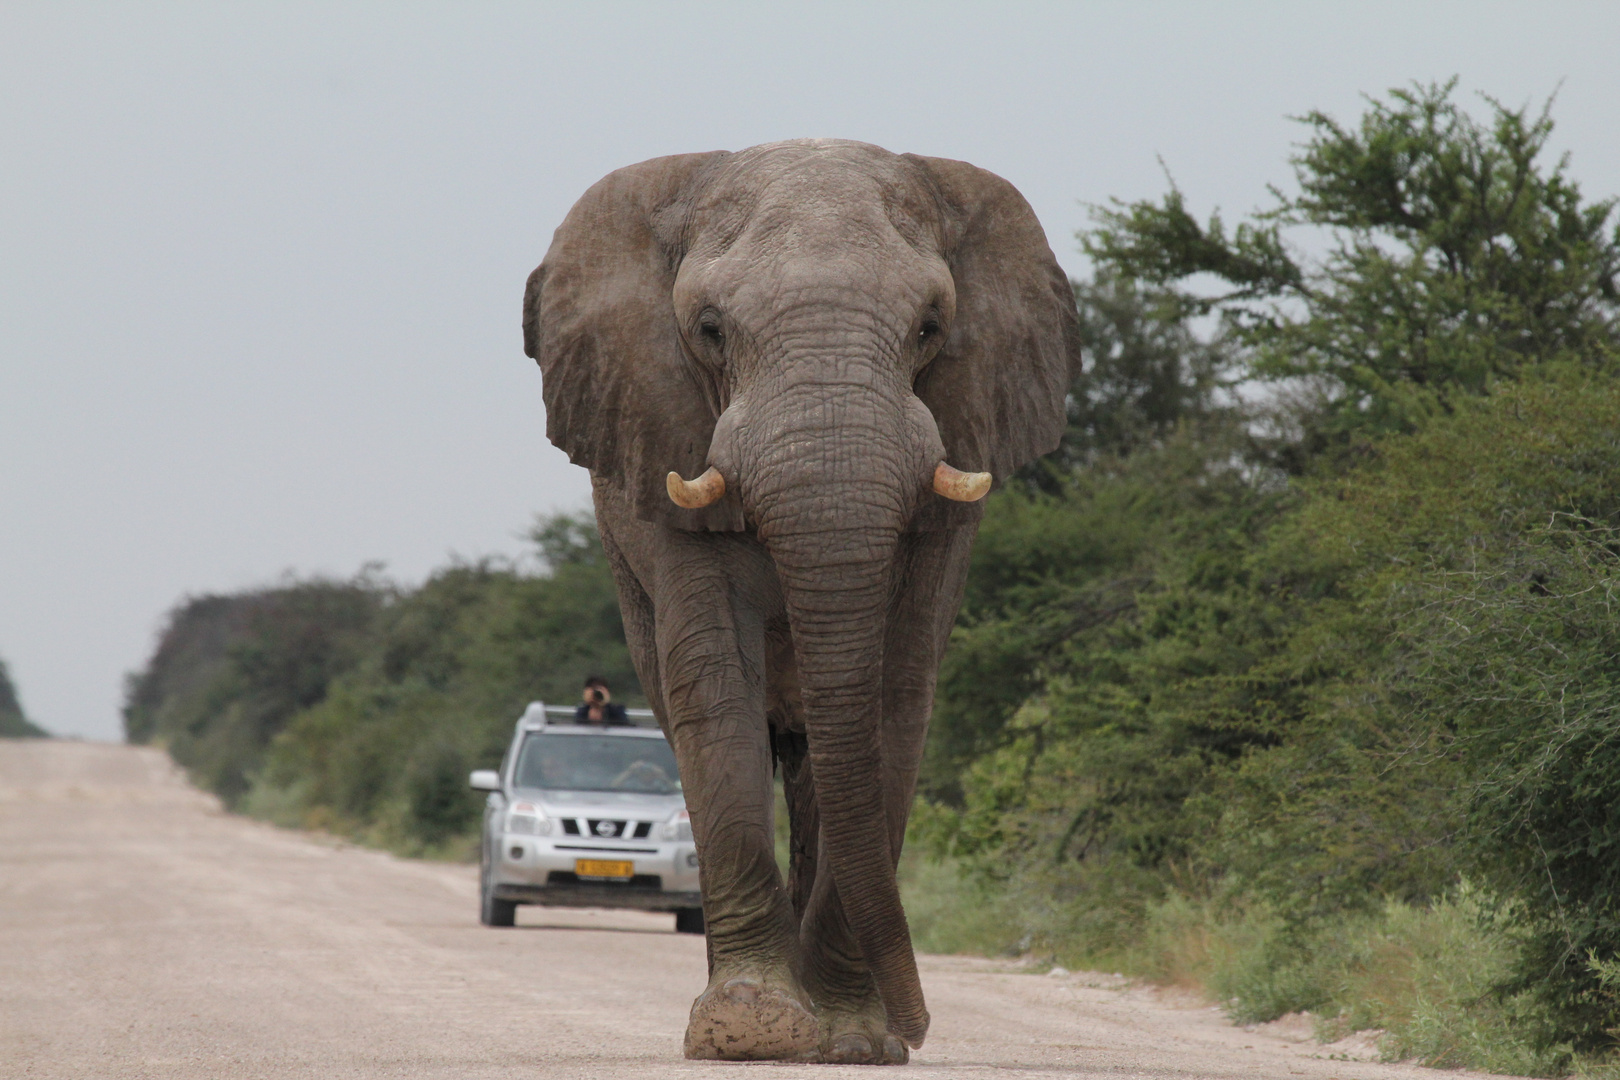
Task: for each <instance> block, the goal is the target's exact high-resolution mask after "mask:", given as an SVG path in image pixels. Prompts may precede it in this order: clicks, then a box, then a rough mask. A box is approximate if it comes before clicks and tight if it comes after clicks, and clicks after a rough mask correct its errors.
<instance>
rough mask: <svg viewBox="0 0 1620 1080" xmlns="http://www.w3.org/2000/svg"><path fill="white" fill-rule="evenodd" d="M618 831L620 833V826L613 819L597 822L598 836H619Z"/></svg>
mask: <svg viewBox="0 0 1620 1080" xmlns="http://www.w3.org/2000/svg"><path fill="white" fill-rule="evenodd" d="M618 833H619V826H618V825H617V824H616V823H615V822H612V821H598V822H597V823H596V835H597V836H617V835H618Z"/></svg>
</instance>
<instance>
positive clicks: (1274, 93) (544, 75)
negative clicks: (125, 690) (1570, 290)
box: [0, 0, 1620, 739]
mask: <svg viewBox="0 0 1620 1080" xmlns="http://www.w3.org/2000/svg"><path fill="white" fill-rule="evenodd" d="M1617 48H1620V5H1615V4H1593V5H1590V6H1586V5H1579V4H1574V3H1560V4H1556V5H1551V4H1534V5H1532V4H1503V5H1492V4H1488V3H1482V2H1479V0H1473V2H1469V3H1465V4H1424V3H1414V2H1412V0H1406V2H1403V3H1394V4H1375V3H1353V4H1351V3H1346V4H1328V3H1309V4H1304V3H1297V2H1295V3H1278V4H1256V3H1238V2H1227V3H1223V4H1210V3H1204V2H1200V3H1187V4H1168V3H1165V4H1152V3H1130V4H1126V3H1118V4H1101V3H1096V4H1081V3H1070V4H1062V5H1053V6H1038V5H1034V4H1013V3H1007V2H1001V3H994V4H987V5H982V6H970V5H959V4H949V3H929V4H921V5H915V6H910V5H883V4H873V3H855V4H832V3H823V4H814V5H799V6H792V7H788V6H786V5H780V4H749V5H736V6H726V5H708V4H684V3H658V4H652V3H647V4H606V3H593V4H589V5H583V4H569V5H560V4H559V5H554V6H553V5H541V4H532V3H528V4H521V5H518V4H511V5H501V4H476V5H475V4H469V3H456V4H453V5H452V4H444V5H420V4H418V5H408V4H400V3H389V4H386V5H383V4H377V5H363V4H350V5H339V4H332V3H321V4H310V5H302V6H300V5H294V4H290V3H276V4H262V5H249V4H232V5H222V4H215V3H210V4H198V5H191V6H169V5H163V4H140V5H135V4H127V5H112V4H102V5H93V6H91V5H73V4H67V3H62V2H59V0H53V2H51V3H41V4H29V3H23V2H20V0H7V2H6V3H5V4H4V5H0V656H3V657H4V658H5V659H6V660H7V661H9V662H10V665H11V670H12V674H13V677H14V678H15V680H16V681H17V683H18V685H19V687H20V690H21V693H22V698H23V704H24V707H25V708H26V709H27V710H28V712H29V714H30V715H31V716H32V717H33V718H34V719H35V720H36V721H38V722H40V723H42V724H44V725H45V726H46V727H47V728H49V729H51V730H52V731H54V732H58V733H62V734H73V735H82V736H85V737H89V738H96V739H115V738H119V737H120V735H121V728H120V723H119V718H118V707H119V704H120V700H121V697H122V679H123V676H124V673H125V672H128V671H130V670H133V669H135V668H137V667H139V666H141V665H142V664H143V663H144V661H145V660H146V658H147V656H148V655H149V653H150V650H151V648H152V645H153V642H154V636H155V634H156V633H157V631H158V630H159V629H160V627H161V625H162V622H163V619H164V616H165V613H166V612H167V611H168V610H169V608H171V607H172V606H173V605H174V604H175V603H176V602H177V601H179V600H180V599H181V598H182V597H184V596H186V595H188V594H198V593H204V592H210V591H225V590H234V589H240V588H244V587H247V586H253V585H259V584H265V583H270V582H274V581H275V580H276V579H277V578H278V577H279V576H280V575H282V574H283V573H285V572H287V571H293V572H296V573H299V574H309V573H325V574H335V575H345V576H346V575H349V574H352V573H354V572H355V571H357V570H358V569H359V568H360V567H361V566H362V565H363V564H364V563H366V562H368V561H371V560H381V561H383V562H385V563H386V565H387V572H388V573H389V574H390V575H392V576H393V577H395V578H396V579H398V580H401V581H407V582H408V581H417V580H420V579H421V578H422V577H423V576H424V575H425V574H427V573H428V572H430V571H431V570H432V569H433V568H434V567H437V566H441V565H443V564H444V563H445V562H446V561H448V560H449V559H451V558H452V557H454V556H461V557H466V558H476V557H478V556H482V555H487V554H516V553H518V552H520V551H521V550H522V548H523V544H522V542H521V541H520V540H519V539H518V536H519V534H520V533H521V532H522V530H523V529H524V528H525V526H526V525H527V524H528V522H529V521H530V520H531V519H532V518H533V516H534V515H535V514H536V513H539V512H544V511H549V510H553V509H572V508H576V507H580V506H583V505H584V504H585V503H586V500H587V492H588V484H587V478H586V475H585V473H584V472H583V471H582V470H579V469H576V468H575V467H573V466H571V465H569V464H568V462H567V460H566V459H565V458H564V457H563V456H562V455H561V454H560V453H558V452H557V451H556V450H554V449H552V448H551V447H550V445H549V444H548V443H547V442H546V440H545V436H544V429H545V423H544V416H543V413H542V407H541V400H540V376H539V373H538V372H537V370H536V369H535V367H534V365H533V363H532V362H531V361H529V360H528V359H526V358H525V357H524V356H523V353H522V348H521V341H520V337H521V335H520V332H519V325H518V322H519V310H518V309H519V300H520V297H521V294H522V290H523V282H524V278H525V277H526V276H527V274H528V272H529V271H530V270H531V269H532V268H533V267H534V265H535V264H536V263H538V262H539V260H540V257H541V255H542V254H543V253H544V252H545V249H546V245H547V243H548V241H549V239H550V236H551V231H552V229H554V228H555V227H556V225H557V223H558V221H559V220H560V219H561V218H562V216H563V214H564V213H565V212H566V211H567V209H568V207H569V205H570V204H571V203H572V202H573V201H574V199H575V198H577V197H578V196H579V194H580V193H581V192H582V191H583V190H584V189H585V188H586V187H587V186H588V185H589V184H591V183H592V182H593V181H595V180H596V179H597V178H598V177H600V176H602V175H603V174H604V173H606V172H609V171H610V170H612V169H615V168H617V167H619V166H621V165H627V164H630V163H632V162H635V161H640V160H642V159H644V158H649V157H654V156H657V155H660V154H669V153H681V152H688V151H699V150H714V149H741V148H742V147H746V146H750V145H753V144H755V143H760V142H767V141H770V140H774V139H782V138H793V137H799V136H833V137H841V138H852V139H863V140H867V141H870V142H875V143H879V144H881V145H883V146H886V147H888V148H890V149H892V150H896V151H916V152H919V153H925V154H933V155H939V156H944V157H955V158H963V159H966V160H968V161H971V162H974V163H975V164H977V165H980V166H983V167H985V168H988V169H990V170H992V171H994V172H997V173H1000V174H1001V175H1002V176H1005V177H1007V178H1008V179H1009V180H1011V181H1012V182H1013V183H1014V184H1016V185H1017V186H1018V187H1019V188H1020V189H1021V190H1022V191H1023V192H1024V194H1025V195H1026V196H1027V197H1028V198H1029V200H1030V202H1031V203H1033V204H1034V206H1035V209H1036V211H1037V212H1038V213H1039V214H1040V216H1041V220H1042V221H1043V222H1044V223H1045V226H1046V230H1047V234H1048V236H1049V237H1050V239H1051V242H1052V246H1053V248H1054V250H1055V251H1056V252H1057V254H1058V258H1059V259H1060V260H1061V261H1062V262H1063V263H1064V265H1065V266H1067V267H1069V268H1070V269H1071V270H1072V271H1074V272H1075V273H1081V272H1083V270H1084V264H1083V260H1082V259H1080V257H1079V256H1078V254H1077V253H1076V251H1075V243H1074V240H1073V233H1074V231H1075V229H1077V228H1079V227H1081V226H1082V225H1084V224H1085V223H1086V214H1085V210H1084V208H1083V206H1082V205H1081V204H1082V203H1086V202H1100V201H1104V200H1106V199H1107V198H1108V197H1110V196H1119V197H1122V198H1126V199H1135V198H1145V197H1153V196H1157V195H1158V194H1160V193H1161V192H1162V191H1163V189H1164V178H1163V174H1162V173H1161V170H1160V165H1159V163H1158V160H1157V159H1158V158H1162V159H1163V160H1164V163H1165V165H1166V166H1168V167H1169V169H1170V170H1171V172H1172V173H1173V174H1174V175H1175V178H1176V180H1177V182H1178V183H1179V185H1180V186H1181V187H1182V189H1183V190H1184V191H1185V192H1186V194H1187V195H1188V197H1189V199H1190V200H1191V202H1192V203H1193V205H1194V206H1195V207H1196V208H1198V209H1199V210H1200V212H1203V211H1207V210H1208V209H1210V208H1212V207H1214V206H1216V205H1219V206H1221V207H1222V208H1223V209H1224V210H1225V211H1226V212H1227V213H1228V216H1229V217H1230V216H1234V215H1236V214H1239V213H1242V212H1244V211H1247V210H1249V209H1252V208H1253V207H1255V206H1256V205H1258V204H1261V203H1262V202H1264V201H1265V190H1264V185H1265V184H1266V183H1267V182H1285V181H1286V180H1287V179H1288V177H1289V175H1290V173H1289V170H1288V167H1287V164H1286V158H1287V155H1288V153H1289V148H1290V145H1291V143H1292V142H1294V141H1296V140H1297V139H1298V138H1299V134H1300V129H1299V128H1298V126H1297V125H1294V124H1291V123H1290V122H1289V121H1288V120H1287V117H1288V116H1289V115H1290V114H1299V113H1302V112H1304V111H1306V110H1308V109H1311V108H1321V109H1324V110H1327V111H1329V112H1331V113H1334V114H1336V115H1338V116H1339V117H1341V118H1344V119H1347V120H1353V119H1354V118H1355V117H1356V116H1357V115H1358V113H1359V112H1360V109H1361V101H1360V98H1359V95H1360V94H1362V93H1363V92H1374V93H1381V92H1382V91H1384V90H1385V89H1386V88H1388V87H1390V86H1395V85H1403V84H1406V83H1408V82H1410V81H1411V80H1414V79H1416V80H1443V79H1445V78H1447V77H1449V76H1451V75H1453V74H1455V75H1459V76H1460V77H1461V80H1462V82H1461V88H1462V90H1463V91H1464V92H1465V93H1467V94H1469V95H1472V94H1473V93H1474V92H1476V91H1485V92H1488V93H1490V94H1492V95H1495V96H1496V97H1499V98H1501V99H1504V100H1505V101H1507V102H1509V103H1513V104H1519V103H1524V102H1533V103H1537V104H1539V103H1540V102H1541V101H1542V100H1543V99H1545V98H1546V97H1547V95H1548V94H1550V93H1551V92H1552V91H1553V90H1554V89H1555V88H1557V87H1559V85H1560V84H1562V89H1561V90H1559V97H1558V102H1557V105H1556V107H1555V112H1554V115H1555V117H1556V119H1557V122H1558V131H1557V134H1556V136H1555V140H1556V146H1557V148H1558V149H1559V150H1568V151H1570V152H1571V153H1572V171H1573V174H1574V175H1575V176H1576V177H1577V178H1578V179H1579V180H1580V181H1581V182H1582V184H1583V186H1584V189H1585V191H1586V192H1587V194H1588V195H1589V196H1606V195H1609V194H1611V193H1615V192H1620V146H1617V139H1616V132H1617V131H1620V123H1617V121H1616V117H1615V106H1616V103H1620V64H1617V63H1616V62H1615V54H1616V50H1617ZM1470 100H1472V98H1470Z"/></svg>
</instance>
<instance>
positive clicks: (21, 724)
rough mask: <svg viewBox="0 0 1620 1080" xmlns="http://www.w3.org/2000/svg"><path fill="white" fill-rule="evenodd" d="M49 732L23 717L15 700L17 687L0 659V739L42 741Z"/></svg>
mask: <svg viewBox="0 0 1620 1080" xmlns="http://www.w3.org/2000/svg"><path fill="white" fill-rule="evenodd" d="M49 735H50V732H48V731H46V730H45V729H44V728H42V727H39V726H38V725H37V724H34V723H32V722H30V721H29V719H28V717H26V716H24V715H23V709H22V703H21V702H19V701H18V700H17V687H16V686H15V685H14V684H13V683H12V681H11V672H10V670H9V669H8V668H7V667H6V662H5V660H4V659H0V739H42V738H46V737H48V736H49Z"/></svg>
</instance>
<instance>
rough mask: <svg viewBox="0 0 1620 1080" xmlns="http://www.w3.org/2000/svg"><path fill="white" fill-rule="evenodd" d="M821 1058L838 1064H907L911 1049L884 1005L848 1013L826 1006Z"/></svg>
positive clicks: (822, 1017) (823, 1018) (822, 1013)
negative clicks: (890, 1026)
mask: <svg viewBox="0 0 1620 1080" xmlns="http://www.w3.org/2000/svg"><path fill="white" fill-rule="evenodd" d="M820 1018H821V1033H822V1034H821V1060H823V1061H825V1062H828V1063H829V1064H836V1065H904V1064H905V1063H906V1062H907V1061H909V1060H911V1052H910V1051H909V1050H907V1049H906V1044H905V1042H904V1041H903V1040H901V1038H900V1037H899V1036H898V1035H895V1034H893V1033H891V1032H890V1031H889V1029H888V1024H887V1023H886V1021H885V1020H884V1016H883V1007H882V1005H878V1006H877V1007H876V1008H875V1009H863V1010H861V1011H860V1012H845V1011H842V1010H837V1009H824V1010H822V1011H821V1014H820Z"/></svg>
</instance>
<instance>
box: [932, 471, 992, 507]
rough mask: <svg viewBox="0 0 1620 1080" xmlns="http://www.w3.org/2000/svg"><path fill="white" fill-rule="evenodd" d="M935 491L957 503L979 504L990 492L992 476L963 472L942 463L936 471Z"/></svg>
mask: <svg viewBox="0 0 1620 1080" xmlns="http://www.w3.org/2000/svg"><path fill="white" fill-rule="evenodd" d="M934 490H935V491H936V492H938V493H939V494H941V495H943V496H945V497H946V498H947V499H954V500H955V501H957V502H978V501H979V500H980V499H982V498H984V496H985V493H986V492H988V491H989V490H990V474H989V473H987V472H962V471H961V470H960V469H953V468H951V467H950V466H949V465H947V464H945V463H944V462H943V461H942V462H940V463H939V467H938V468H936V469H935V470H934Z"/></svg>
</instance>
